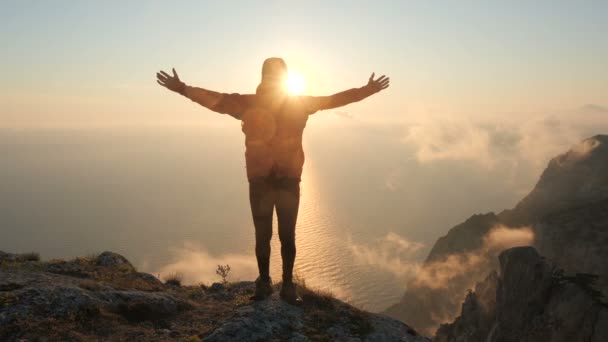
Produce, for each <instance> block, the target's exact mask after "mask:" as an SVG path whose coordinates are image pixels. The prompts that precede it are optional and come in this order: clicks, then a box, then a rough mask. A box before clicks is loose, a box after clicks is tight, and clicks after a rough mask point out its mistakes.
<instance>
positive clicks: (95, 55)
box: [0, 0, 608, 126]
mask: <svg viewBox="0 0 608 342" xmlns="http://www.w3.org/2000/svg"><path fill="white" fill-rule="evenodd" d="M0 8H1V10H0V44H1V45H2V49H0V59H1V61H2V63H0V72H1V74H2V76H3V80H2V82H0V83H1V84H0V105H1V107H2V111H1V112H0V125H2V126H11V125H13V124H20V125H23V124H24V125H30V124H35V125H47V124H53V125H67V124H70V125H78V124H81V123H102V124H105V123H136V124H139V123H155V122H167V121H171V120H180V121H181V120H185V121H186V122H188V121H192V120H197V119H198V118H199V116H200V114H201V113H202V112H201V109H200V108H197V107H196V106H194V105H192V104H191V103H188V102H187V101H183V99H180V98H179V96H172V95H170V94H168V93H167V92H166V90H164V89H162V88H161V87H159V86H158V85H157V84H156V83H155V80H154V78H155V77H154V73H155V72H156V71H157V70H158V69H160V68H164V69H169V68H170V67H171V66H175V68H176V69H177V70H178V71H179V72H180V74H181V77H182V79H183V80H185V81H186V82H187V83H189V84H193V85H199V86H202V87H206V88H210V89H213V90H218V91H223V92H243V93H245V92H253V91H254V89H255V86H256V85H257V83H258V81H259V77H260V75H259V74H260V67H261V63H262V61H263V60H264V58H266V57H269V56H281V57H284V58H285V59H286V61H287V63H288V65H289V66H290V68H292V69H295V70H298V71H299V72H300V73H302V74H303V75H304V77H305V80H306V92H307V93H310V94H319V95H321V94H329V93H332V92H337V91H340V90H343V89H346V88H350V87H355V86H362V85H363V84H364V83H365V82H366V80H367V77H368V76H369V74H370V73H371V72H372V71H376V72H377V73H386V74H389V75H390V76H391V81H392V83H391V88H389V90H388V91H387V92H386V93H384V94H383V95H382V96H377V97H374V98H373V99H370V100H368V101H367V102H364V103H361V104H357V105H356V107H355V106H351V107H348V108H347V109H348V110H352V111H355V112H358V113H365V117H367V118H382V119H384V118H386V119H389V118H392V119H400V120H401V119H404V120H407V119H408V118H411V117H416V116H420V115H426V114H428V113H443V114H445V115H450V116H451V115H454V114H462V115H465V114H466V115H500V113H516V114H518V115H525V113H527V112H531V111H544V110H556V109H570V108H578V107H580V106H582V105H584V104H588V103H592V104H599V105H604V106H605V105H606V94H608V63H607V61H608V39H606V36H605V34H606V32H608V19H607V18H608V2H606V1H585V2H577V1H467V2H460V1H450V2H428V1H424V2H422V1H421V2H417V3H414V2H406V1H374V2H372V1H332V2H322V1H318V2H315V1H306V2H299V3H295V2H289V1H263V2H262V1H256V2H254V1H240V2H239V1H208V2H207V1H178V2H167V1H162V2H160V1H159V2H156V1H128V2H125V1H26V0H20V1H2V4H1V5H0ZM208 120H209V121H207V122H213V121H216V122H222V120H227V119H226V118H223V117H220V116H209V117H208Z"/></svg>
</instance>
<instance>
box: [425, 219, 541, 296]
mask: <svg viewBox="0 0 608 342" xmlns="http://www.w3.org/2000/svg"><path fill="white" fill-rule="evenodd" d="M533 243H534V232H533V230H532V228H530V227H517V228H510V227H507V226H504V225H497V226H495V227H493V228H492V229H490V231H488V233H486V234H485V235H484V236H483V237H482V245H481V247H480V248H478V249H475V250H473V251H471V252H468V253H459V254H451V255H448V256H446V257H445V258H443V259H441V260H438V261H433V262H430V263H426V264H425V265H424V266H423V267H421V268H420V271H419V272H418V274H416V278H415V280H414V285H415V286H417V287H427V288H431V289H439V288H447V287H448V286H450V287H451V288H452V290H455V291H456V292H457V293H465V292H466V290H467V289H470V288H472V287H473V285H474V284H475V282H477V281H479V280H481V278H482V277H484V276H485V275H487V274H488V272H490V271H491V270H492V269H493V267H492V264H493V263H494V262H495V259H496V257H497V256H498V254H499V253H500V252H501V251H503V250H505V249H508V248H511V247H516V246H530V245H532V244H533ZM463 276H464V277H463ZM456 278H460V280H463V279H465V280H466V281H464V282H455V281H454V280H455V279H456ZM454 287H458V288H457V289H454Z"/></svg>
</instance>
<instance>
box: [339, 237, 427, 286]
mask: <svg viewBox="0 0 608 342" xmlns="http://www.w3.org/2000/svg"><path fill="white" fill-rule="evenodd" d="M349 246H350V250H351V253H352V255H353V257H354V260H355V262H356V263H360V264H365V265H373V266H376V267H378V268H380V269H382V270H384V271H386V272H389V273H392V274H393V275H395V276H396V277H398V278H400V279H402V280H409V279H411V278H412V277H413V276H414V275H415V274H416V273H417V272H418V270H419V268H420V263H419V262H418V260H420V257H421V252H422V251H423V249H424V245H423V244H422V243H419V242H415V241H410V240H407V239H405V238H403V237H401V236H399V235H398V234H395V233H393V232H390V233H388V234H386V235H385V236H384V237H382V238H380V239H377V240H376V241H375V242H374V243H372V244H369V245H368V244H356V243H353V242H352V241H350V239H349Z"/></svg>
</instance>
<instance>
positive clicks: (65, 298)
mask: <svg viewBox="0 0 608 342" xmlns="http://www.w3.org/2000/svg"><path fill="white" fill-rule="evenodd" d="M299 290H300V292H301V294H302V297H303V299H304V304H303V305H302V306H301V307H294V306H291V305H288V304H286V303H284V302H283V301H281V300H280V299H279V298H278V296H277V295H276V293H275V295H273V296H272V297H271V298H270V299H267V300H263V301H259V302H252V301H251V300H250V299H249V297H250V296H251V295H252V294H253V291H254V284H253V282H238V283H227V284H221V283H214V284H213V285H211V286H209V287H207V286H204V285H199V286H181V285H180V284H179V282H178V281H175V280H174V281H172V282H167V283H162V282H161V281H160V280H158V279H157V278H156V277H154V276H152V275H150V274H147V273H141V272H137V271H136V270H135V268H134V267H133V266H132V265H131V263H129V261H128V260H127V259H125V258H124V257H122V256H120V255H118V254H115V253H112V252H104V253H101V254H100V255H94V256H89V257H83V258H76V259H74V260H68V261H64V260H51V261H45V262H41V261H39V260H38V257H37V255H36V254H10V253H4V252H0V341H39V340H46V341H201V340H202V341H412V342H415V341H416V342H418V341H427V339H425V338H423V337H421V336H419V335H418V334H417V333H416V332H415V331H414V330H412V329H411V328H409V327H408V326H407V325H405V324H404V323H402V322H399V321H397V320H394V319H392V318H388V317H386V316H382V315H377V314H372V313H369V312H365V311H361V310H359V309H356V308H354V307H352V306H350V305H348V304H346V303H343V302H341V301H339V300H336V299H334V298H332V297H331V295H328V294H324V293H319V292H316V291H313V290H311V289H308V288H306V287H305V286H300V288H299Z"/></svg>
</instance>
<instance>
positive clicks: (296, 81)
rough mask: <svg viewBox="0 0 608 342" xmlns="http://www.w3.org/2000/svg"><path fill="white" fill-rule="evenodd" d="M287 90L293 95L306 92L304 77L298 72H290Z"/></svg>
mask: <svg viewBox="0 0 608 342" xmlns="http://www.w3.org/2000/svg"><path fill="white" fill-rule="evenodd" d="M287 89H288V90H289V92H290V93H292V94H300V93H301V92H302V91H304V77H302V75H301V74H300V73H298V72H293V71H289V75H288V76H287Z"/></svg>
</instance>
